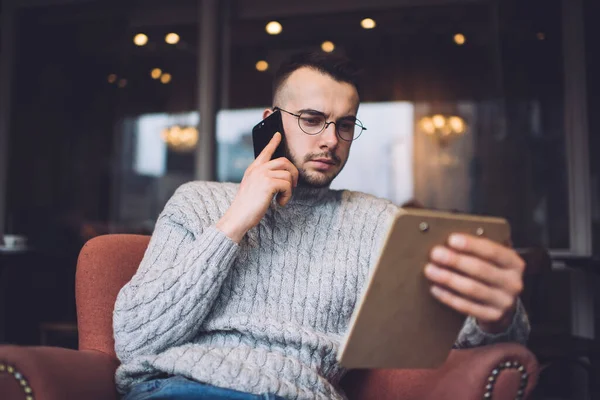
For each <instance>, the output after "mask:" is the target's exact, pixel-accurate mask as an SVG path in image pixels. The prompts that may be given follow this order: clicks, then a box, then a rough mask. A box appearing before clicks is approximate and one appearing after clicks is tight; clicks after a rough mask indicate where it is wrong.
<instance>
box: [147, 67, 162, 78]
mask: <svg viewBox="0 0 600 400" xmlns="http://www.w3.org/2000/svg"><path fill="white" fill-rule="evenodd" d="M161 75H162V70H161V69H160V68H154V69H153V70H152V71H150V76H151V77H152V79H158V78H160V76H161Z"/></svg>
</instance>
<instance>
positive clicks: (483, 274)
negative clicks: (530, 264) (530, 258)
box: [431, 246, 523, 294]
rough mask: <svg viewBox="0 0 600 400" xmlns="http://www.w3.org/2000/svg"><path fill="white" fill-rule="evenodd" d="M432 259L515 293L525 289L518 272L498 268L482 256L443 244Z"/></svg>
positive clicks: (434, 249) (433, 254)
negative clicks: (459, 250) (462, 251)
mask: <svg viewBox="0 0 600 400" xmlns="http://www.w3.org/2000/svg"><path fill="white" fill-rule="evenodd" d="M431 259H432V261H434V262H436V263H438V264H442V265H444V266H446V267H448V268H451V269H453V270H455V271H458V272H460V273H461V274H464V275H466V276H469V277H471V278H473V279H476V280H478V281H480V282H483V283H485V284H487V285H489V286H494V287H497V288H502V289H505V290H508V291H510V292H511V293H513V294H518V293H520V292H521V291H522V290H523V287H522V286H523V285H522V282H521V281H522V279H521V278H519V275H518V274H515V273H514V271H510V270H506V269H502V268H498V267H497V266H495V265H493V264H490V263H489V262H487V261H485V260H482V259H481V258H477V257H474V256H471V255H468V254H461V253H457V252H455V251H452V250H450V249H448V248H446V247H443V246H436V247H434V248H433V251H432V252H431ZM513 281H514V282H513ZM519 283H520V284H519Z"/></svg>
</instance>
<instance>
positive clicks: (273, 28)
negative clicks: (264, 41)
mask: <svg viewBox="0 0 600 400" xmlns="http://www.w3.org/2000/svg"><path fill="white" fill-rule="evenodd" d="M265 30H266V31H267V33H268V34H269V35H279V34H280V33H281V31H282V30H283V28H282V27H281V24H280V23H279V22H277V21H271V22H269V23H268V24H267V26H266V27H265Z"/></svg>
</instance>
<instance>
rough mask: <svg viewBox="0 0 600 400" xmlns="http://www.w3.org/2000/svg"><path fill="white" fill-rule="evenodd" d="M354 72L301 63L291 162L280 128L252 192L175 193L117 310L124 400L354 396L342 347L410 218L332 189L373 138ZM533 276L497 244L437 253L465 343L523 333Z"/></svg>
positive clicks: (291, 101) (290, 74)
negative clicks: (396, 227) (400, 225)
mask: <svg viewBox="0 0 600 400" xmlns="http://www.w3.org/2000/svg"><path fill="white" fill-rule="evenodd" d="M355 76H356V75H355V69H354V68H353V67H352V64H350V62H349V61H347V60H345V59H342V58H340V57H337V56H334V55H328V54H325V53H321V54H303V55H299V56H297V57H295V58H293V59H292V60H291V61H290V62H289V63H287V64H285V65H283V67H282V68H281V69H280V71H279V72H278V74H277V75H276V78H275V83H274V98H273V104H274V106H275V107H276V108H277V109H279V110H281V112H282V117H283V126H284V131H285V146H286V154H287V157H285V158H279V159H275V160H271V155H272V154H273V152H274V151H275V149H276V148H277V146H278V145H279V143H280V141H281V140H282V138H281V135H280V134H276V135H275V136H274V137H273V139H272V140H271V142H270V143H269V144H268V145H267V147H266V148H265V149H264V151H263V152H262V153H261V154H260V155H259V157H257V159H256V160H255V161H254V162H253V163H252V164H251V165H250V166H249V167H248V169H247V170H246V172H245V174H244V177H243V180H242V182H241V183H240V184H239V185H236V184H228V183H210V182H192V183H188V184H186V185H183V186H182V187H181V188H179V189H178V190H177V192H176V193H175V194H174V195H173V197H172V198H171V199H170V200H169V202H168V204H167V205H166V207H165V209H164V211H163V212H162V213H161V215H160V217H159V219H158V221H157V224H156V228H155V231H154V234H153V236H152V239H151V242H150V245H149V248H148V250H147V252H146V254H145V256H144V259H143V261H142V263H141V265H140V267H139V270H138V271H137V273H136V274H135V276H134V277H133V278H132V280H131V281H130V282H129V283H128V284H127V285H125V287H123V289H122V290H121V292H120V293H119V296H118V298H117V302H116V305H115V311H114V330H115V347H116V353H117V356H118V357H119V359H120V360H121V362H122V365H121V366H120V367H119V369H118V371H117V375H116V381H117V385H118V389H119V391H120V392H121V393H128V394H127V395H126V399H128V400H133V399H142V398H143V399H157V398H161V399H164V398H211V399H212V398H223V399H257V398H265V397H266V398H286V399H315V398H317V399H342V398H344V395H343V393H341V391H340V389H339V381H340V379H341V378H342V376H343V374H344V372H345V371H344V369H343V368H342V367H340V365H338V364H337V363H336V353H337V349H338V345H339V343H340V341H341V339H342V338H343V335H344V334H345V332H346V329H347V328H348V322H349V319H350V316H351V314H352V311H353V309H354V307H355V305H356V302H357V297H358V296H359V293H360V292H361V290H362V288H363V286H364V284H365V283H366V279H367V276H368V273H369V268H370V267H371V266H372V265H373V262H374V260H375V259H376V258H377V256H378V252H379V250H380V248H381V246H382V244H383V238H384V237H385V234H386V231H387V229H388V227H389V224H390V222H391V220H392V218H393V216H394V214H395V213H396V211H397V207H396V206H394V205H393V204H391V203H390V202H388V201H386V200H382V199H377V198H375V197H373V196H369V195H366V194H362V193H356V192H349V191H333V190H330V189H329V188H328V187H329V184H330V183H331V181H332V180H333V179H334V178H335V177H336V176H337V175H338V174H339V172H340V171H341V170H342V168H343V167H344V164H345V163H346V161H347V159H348V154H349V151H350V146H351V144H352V140H353V139H354V138H355V137H356V136H357V135H358V134H360V132H361V131H362V125H360V123H359V122H358V121H357V120H356V114H357V111H358V106H359V96H358V90H357V84H356V79H355ZM272 112H273V109H267V110H265V111H264V115H263V117H267V116H268V115H270V113H272ZM365 136H366V135H365ZM364 140H368V137H364ZM523 268H524V265H523V261H522V260H521V259H520V258H519V257H518V256H517V255H516V253H515V252H514V251H512V250H510V249H508V248H505V247H502V246H499V245H497V244H494V243H492V242H489V241H487V240H485V239H480V238H475V237H470V236H463V235H455V236H452V238H451V239H450V240H449V243H448V246H440V247H437V248H436V249H434V250H433V252H432V255H431V263H429V264H428V265H427V266H426V268H425V274H426V276H427V277H428V278H429V279H430V280H431V281H432V283H433V285H432V294H433V295H434V296H435V297H436V298H438V299H439V300H440V301H441V302H443V303H445V304H447V305H449V306H450V307H453V308H454V309H456V310H458V311H460V312H462V313H464V314H467V315H469V316H470V317H469V318H468V319H467V322H466V323H465V326H464V328H463V330H462V331H461V333H460V335H459V337H458V339H457V343H456V346H457V347H472V346H479V345H484V344H489V343H493V342H499V341H520V342H524V341H525V340H526V337H527V335H528V329H529V327H528V324H527V319H526V316H525V313H524V311H523V309H522V307H521V305H520V303H519V301H518V295H519V293H520V292H521V288H522V285H523V284H522V272H523ZM398 340H402V338H398ZM185 396H189V397H185ZM203 396H204V397H203ZM210 396H213V397H210ZM277 396H278V397H277Z"/></svg>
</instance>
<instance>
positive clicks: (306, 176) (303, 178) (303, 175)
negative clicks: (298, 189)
mask: <svg viewBox="0 0 600 400" xmlns="http://www.w3.org/2000/svg"><path fill="white" fill-rule="evenodd" d="M284 152H285V156H286V157H287V159H288V160H290V161H291V162H292V164H294V165H295V166H296V168H298V186H302V187H308V188H315V189H320V188H326V187H329V185H331V182H332V181H333V180H334V179H335V178H336V177H337V176H338V174H339V173H340V172H341V171H342V169H343V168H344V166H345V165H346V160H345V161H344V162H342V160H341V159H340V157H339V156H338V155H337V154H335V153H334V152H332V151H324V152H321V153H308V154H306V155H305V156H304V157H298V156H297V155H296V154H294V153H292V151H291V150H290V149H289V147H288V146H287V143H285V144H284ZM317 158H327V159H330V160H332V161H333V162H334V163H335V168H334V169H333V170H332V171H328V172H320V171H310V170H308V169H306V168H304V167H303V165H305V164H306V163H307V162H309V161H311V160H314V159H317Z"/></svg>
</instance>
